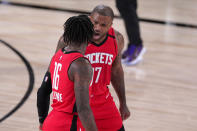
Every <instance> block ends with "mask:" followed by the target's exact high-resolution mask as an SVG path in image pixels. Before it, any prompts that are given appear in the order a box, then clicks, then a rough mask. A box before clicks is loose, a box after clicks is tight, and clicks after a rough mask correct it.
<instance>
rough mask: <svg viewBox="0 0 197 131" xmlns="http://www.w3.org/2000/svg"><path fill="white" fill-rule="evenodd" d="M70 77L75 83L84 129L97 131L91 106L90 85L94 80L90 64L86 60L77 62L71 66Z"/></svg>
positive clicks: (78, 107)
mask: <svg viewBox="0 0 197 131" xmlns="http://www.w3.org/2000/svg"><path fill="white" fill-rule="evenodd" d="M68 75H69V78H70V80H72V81H73V82H74V90H75V98H76V106H77V112H78V115H79V118H80V120H81V122H82V124H83V126H84V128H85V129H86V131H97V127H96V124H95V120H94V117H93V113H92V111H91V108H90V105H89V84H90V81H91V79H92V68H91V65H90V63H89V62H88V60H86V59H85V58H79V59H77V60H75V61H74V62H73V63H72V64H71V66H70V69H69V71H68Z"/></svg>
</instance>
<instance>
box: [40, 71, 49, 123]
mask: <svg viewBox="0 0 197 131" xmlns="http://www.w3.org/2000/svg"><path fill="white" fill-rule="evenodd" d="M51 92H52V84H51V74H50V72H48V71H47V72H46V74H45V76H44V79H43V81H42V84H41V86H40V88H39V89H38V92H37V109H38V116H39V122H40V123H41V124H42V123H43V122H44V120H45V118H46V117H47V115H48V111H49V104H50V93H51Z"/></svg>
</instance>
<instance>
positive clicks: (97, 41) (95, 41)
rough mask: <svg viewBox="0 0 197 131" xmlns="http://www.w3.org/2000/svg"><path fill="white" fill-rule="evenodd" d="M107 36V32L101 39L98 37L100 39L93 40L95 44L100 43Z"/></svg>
mask: <svg viewBox="0 0 197 131" xmlns="http://www.w3.org/2000/svg"><path fill="white" fill-rule="evenodd" d="M106 37H107V34H106V35H104V36H102V37H101V38H100V39H98V40H94V39H93V40H92V42H94V43H95V44H97V45H100V44H101V43H102V42H103V41H104V40H105V39H106Z"/></svg>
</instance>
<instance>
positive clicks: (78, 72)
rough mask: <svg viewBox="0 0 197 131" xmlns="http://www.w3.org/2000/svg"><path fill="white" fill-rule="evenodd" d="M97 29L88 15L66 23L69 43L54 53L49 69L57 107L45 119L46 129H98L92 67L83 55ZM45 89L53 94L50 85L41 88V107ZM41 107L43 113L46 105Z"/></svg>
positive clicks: (64, 36)
mask: <svg viewBox="0 0 197 131" xmlns="http://www.w3.org/2000/svg"><path fill="white" fill-rule="evenodd" d="M93 32H94V29H93V24H92V23H91V21H90V19H89V18H88V17H87V16H84V15H83V16H82V15H81V16H74V17H70V18H69V19H68V20H67V21H66V22H65V24H64V34H63V41H64V42H65V43H66V45H67V46H66V47H64V48H62V49H60V50H59V51H58V52H57V53H56V54H55V55H54V56H53V58H52V60H51V63H50V72H48V73H49V74H48V75H49V76H50V74H51V77H45V78H48V79H50V78H51V83H49V84H52V94H53V95H52V96H53V104H52V107H53V110H52V111H51V112H50V114H49V115H48V116H47V117H46V119H45V121H44V124H43V130H44V131H85V130H86V131H97V127H96V124H95V120H94V117H93V114H92V111H91V108H90V106H89V84H90V81H91V79H92V68H91V64H90V63H89V61H88V60H87V58H85V57H84V56H83V54H84V53H85V50H86V47H87V43H88V41H89V40H90V38H92V36H93ZM45 81H47V80H46V79H45ZM44 88H45V89H44ZM45 91H47V92H48V93H49V94H50V88H48V89H47V87H41V88H39V90H38V98H37V100H38V108H42V101H44V100H45V99H46V98H47V95H45ZM39 111H40V112H39V116H41V117H42V115H43V114H42V109H41V110H39Z"/></svg>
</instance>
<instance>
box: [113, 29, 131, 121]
mask: <svg viewBox="0 0 197 131" xmlns="http://www.w3.org/2000/svg"><path fill="white" fill-rule="evenodd" d="M115 37H116V40H117V45H118V54H117V57H116V59H115V60H114V62H113V65H112V73H111V83H112V85H113V87H114V89H115V91H116V94H117V95H118V98H119V102H120V114H121V117H122V119H123V120H125V119H127V118H128V117H129V116H130V112H129V110H128V107H127V104H126V96H125V83H124V72H123V68H122V64H121V52H122V49H123V47H124V38H123V36H122V34H121V33H119V32H118V31H115Z"/></svg>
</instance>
